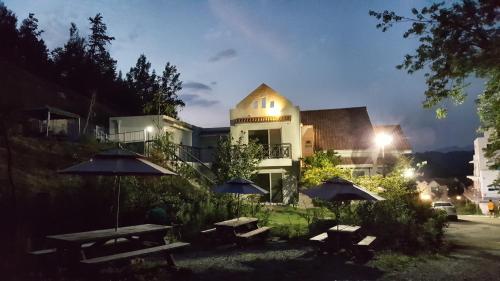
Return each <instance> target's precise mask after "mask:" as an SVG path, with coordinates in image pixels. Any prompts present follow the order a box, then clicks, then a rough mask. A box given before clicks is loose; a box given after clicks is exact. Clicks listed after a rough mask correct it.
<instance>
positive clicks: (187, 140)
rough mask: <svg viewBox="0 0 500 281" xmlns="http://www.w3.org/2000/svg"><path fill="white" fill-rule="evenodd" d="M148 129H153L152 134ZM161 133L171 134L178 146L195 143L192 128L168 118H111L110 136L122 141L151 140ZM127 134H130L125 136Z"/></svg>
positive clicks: (148, 116) (151, 116)
mask: <svg viewBox="0 0 500 281" xmlns="http://www.w3.org/2000/svg"><path fill="white" fill-rule="evenodd" d="M117 124H118V126H117ZM148 127H150V128H152V132H148V131H146V128H148ZM131 132H134V133H131ZM159 132H169V133H170V134H171V140H172V141H173V142H174V143H176V144H183V145H188V146H191V145H192V143H193V137H192V135H193V130H192V126H190V125H187V124H185V123H183V122H180V121H178V120H175V119H173V118H170V117H168V116H158V115H144V116H123V117H111V118H109V134H110V135H111V136H113V135H115V137H117V138H119V140H120V141H127V139H129V138H131V139H134V140H135V141H140V138H149V139H151V138H154V137H155V136H157V135H158V133H159ZM125 133H128V134H126V135H125ZM118 134H124V135H118ZM122 138H123V139H122Z"/></svg>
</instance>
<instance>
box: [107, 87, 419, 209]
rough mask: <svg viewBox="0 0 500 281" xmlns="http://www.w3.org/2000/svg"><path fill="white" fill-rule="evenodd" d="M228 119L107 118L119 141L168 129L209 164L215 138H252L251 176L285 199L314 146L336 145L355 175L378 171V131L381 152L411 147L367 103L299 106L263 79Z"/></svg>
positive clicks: (275, 198) (273, 197)
mask: <svg viewBox="0 0 500 281" xmlns="http://www.w3.org/2000/svg"><path fill="white" fill-rule="evenodd" d="M229 124H230V126H229V127H220V128H200V127H197V126H195V125H192V124H187V123H185V122H182V121H179V120H176V119H173V118H170V117H167V116H157V115H151V116H127V117H113V118H110V124H109V126H110V130H109V131H110V136H114V138H116V141H123V140H124V139H122V138H126V136H125V135H126V134H127V133H129V132H136V134H138V137H139V138H140V137H141V136H142V138H144V139H148V138H154V137H155V134H157V132H159V131H168V132H169V133H170V135H171V139H172V141H173V142H174V143H176V144H179V145H183V146H188V147H190V151H192V152H193V153H195V154H196V156H197V157H196V158H197V159H201V161H203V162H204V164H208V165H210V162H211V159H213V153H214V148H215V146H216V143H217V140H218V138H220V137H231V138H232V139H234V140H238V139H240V138H242V140H243V143H248V141H249V140H254V141H256V142H257V143H259V144H261V145H262V147H263V150H264V159H263V160H262V161H261V162H260V164H259V166H258V171H257V174H256V176H255V181H256V183H257V184H258V185H259V186H261V187H263V188H265V189H267V190H268V191H269V195H268V198H265V199H266V201H268V202H271V203H285V204H286V203H290V202H293V201H295V200H296V199H297V198H298V185H299V182H300V174H301V171H300V169H301V162H302V159H303V158H305V157H308V156H311V155H313V154H314V152H315V151H326V150H334V151H336V152H337V153H338V154H339V155H340V156H341V157H342V166H343V167H348V168H352V169H354V171H355V173H357V174H359V175H370V174H373V173H377V172H380V166H381V165H380V164H381V163H382V162H383V161H381V157H380V147H377V146H376V145H375V142H374V136H375V135H376V134H377V133H378V132H384V133H386V134H390V135H391V136H392V138H393V140H394V141H393V142H392V143H391V144H390V145H388V146H387V147H385V148H384V149H385V154H386V156H387V155H401V154H406V153H411V145H410V144H409V142H408V140H407V138H406V136H405V135H404V133H403V131H402V129H401V127H400V126H399V125H390V126H373V125H372V123H371V121H370V117H369V115H368V111H367V109H366V107H353V108H340V109H325V110H306V111H301V110H300V108H299V107H298V106H296V105H294V104H293V103H292V102H291V101H290V100H288V99H287V98H286V97H285V96H283V95H281V94H280V93H278V92H277V91H275V90H274V89H272V88H271V87H269V86H267V85H266V84H261V85H260V86H259V87H257V88H256V89H255V90H253V91H252V92H251V93H250V94H248V95H247V96H246V97H244V98H243V99H242V100H241V101H240V102H239V103H238V104H236V106H235V107H234V108H232V109H230V112H229ZM130 134H131V133H130ZM141 134H142V135H141ZM110 138H111V137H110Z"/></svg>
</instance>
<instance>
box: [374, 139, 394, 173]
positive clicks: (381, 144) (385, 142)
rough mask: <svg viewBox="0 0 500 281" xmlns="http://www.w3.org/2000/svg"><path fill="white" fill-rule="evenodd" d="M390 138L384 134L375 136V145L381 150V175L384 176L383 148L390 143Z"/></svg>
mask: <svg viewBox="0 0 500 281" xmlns="http://www.w3.org/2000/svg"><path fill="white" fill-rule="evenodd" d="M392 139H393V138H392V136H391V135H389V134H386V133H379V134H377V135H376V136H375V144H377V146H378V147H379V148H381V149H382V175H383V176H385V147H386V146H387V145H389V144H391V143H392Z"/></svg>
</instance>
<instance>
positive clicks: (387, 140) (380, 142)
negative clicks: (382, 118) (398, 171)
mask: <svg viewBox="0 0 500 281" xmlns="http://www.w3.org/2000/svg"><path fill="white" fill-rule="evenodd" d="M375 143H376V144H377V146H379V147H384V146H386V145H389V144H391V143H392V136H391V135H388V134H386V133H380V134H377V135H376V136H375Z"/></svg>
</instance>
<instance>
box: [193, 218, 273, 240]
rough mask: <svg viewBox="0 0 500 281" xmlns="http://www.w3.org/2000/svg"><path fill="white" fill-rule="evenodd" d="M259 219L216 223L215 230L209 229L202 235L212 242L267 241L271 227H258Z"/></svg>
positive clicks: (241, 219) (239, 219)
mask: <svg viewBox="0 0 500 281" xmlns="http://www.w3.org/2000/svg"><path fill="white" fill-rule="evenodd" d="M258 221H259V219H257V218H250V217H240V218H235V219H230V220H226V221H221V222H217V223H214V226H215V227H214V228H211V229H207V230H204V231H202V232H201V234H202V235H203V236H205V237H207V238H209V239H210V240H216V241H220V242H222V243H227V242H229V243H237V244H243V243H246V242H250V241H259V240H265V238H266V237H267V234H268V233H269V230H270V228H269V227H258V225H257V223H258Z"/></svg>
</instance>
